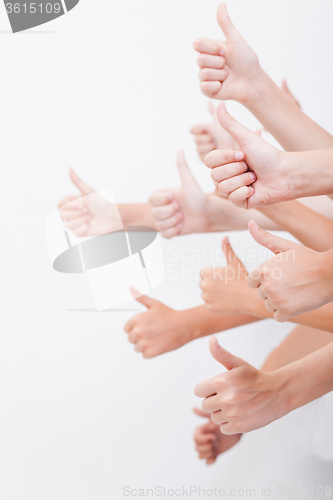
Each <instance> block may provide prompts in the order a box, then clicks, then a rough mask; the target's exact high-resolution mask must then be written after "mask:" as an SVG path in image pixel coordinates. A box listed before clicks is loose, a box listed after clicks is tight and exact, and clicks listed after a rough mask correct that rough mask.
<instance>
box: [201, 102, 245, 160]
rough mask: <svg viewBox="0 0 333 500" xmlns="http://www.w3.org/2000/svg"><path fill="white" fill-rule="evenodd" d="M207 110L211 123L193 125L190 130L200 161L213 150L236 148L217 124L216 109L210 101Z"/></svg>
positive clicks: (234, 143) (230, 138) (231, 139)
mask: <svg viewBox="0 0 333 500" xmlns="http://www.w3.org/2000/svg"><path fill="white" fill-rule="evenodd" d="M208 109H209V112H210V114H211V115H212V117H213V123H209V124H207V125H194V127H192V128H191V134H193V135H194V140H195V142H196V144H197V151H198V155H199V158H200V160H201V161H204V159H205V156H206V155H207V154H208V153H210V152H211V151H213V150H214V149H229V148H235V147H237V144H236V142H235V141H234V139H233V138H232V137H230V135H229V134H228V133H227V132H226V131H225V130H223V128H222V127H221V125H220V124H219V122H218V119H217V115H216V108H215V106H214V104H213V103H212V102H211V101H210V102H209V104H208Z"/></svg>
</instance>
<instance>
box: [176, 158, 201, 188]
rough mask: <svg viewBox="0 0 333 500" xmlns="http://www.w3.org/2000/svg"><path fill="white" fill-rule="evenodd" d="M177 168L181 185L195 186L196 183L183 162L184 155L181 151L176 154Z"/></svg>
mask: <svg viewBox="0 0 333 500" xmlns="http://www.w3.org/2000/svg"><path fill="white" fill-rule="evenodd" d="M177 168H178V172H179V176H180V179H181V181H182V184H193V183H195V184H197V181H196V180H195V178H194V177H193V175H192V172H191V170H190V169H189V166H188V164H187V162H186V160H185V154H184V151H183V150H180V151H178V154H177Z"/></svg>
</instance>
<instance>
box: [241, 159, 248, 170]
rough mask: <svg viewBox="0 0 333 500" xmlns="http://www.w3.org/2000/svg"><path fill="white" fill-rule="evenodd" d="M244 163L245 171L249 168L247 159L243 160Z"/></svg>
mask: <svg viewBox="0 0 333 500" xmlns="http://www.w3.org/2000/svg"><path fill="white" fill-rule="evenodd" d="M242 163H243V165H244V168H245V172H246V171H247V170H248V169H249V166H248V164H247V163H246V161H242Z"/></svg>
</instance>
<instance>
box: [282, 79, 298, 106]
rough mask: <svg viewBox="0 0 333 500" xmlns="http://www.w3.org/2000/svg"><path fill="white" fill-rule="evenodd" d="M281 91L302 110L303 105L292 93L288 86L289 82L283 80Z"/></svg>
mask: <svg viewBox="0 0 333 500" xmlns="http://www.w3.org/2000/svg"><path fill="white" fill-rule="evenodd" d="M281 89H282V90H283V92H284V93H285V94H286V95H287V96H288V97H289V98H290V99H291V100H292V101H293V102H294V103H295V104H297V106H298V107H299V108H300V107H301V105H300V103H299V102H298V100H297V99H296V97H295V96H294V94H293V93H292V92H291V90H290V88H289V87H288V84H287V80H286V79H284V80H282V83H281Z"/></svg>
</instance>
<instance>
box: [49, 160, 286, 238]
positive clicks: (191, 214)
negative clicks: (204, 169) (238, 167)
mask: <svg viewBox="0 0 333 500" xmlns="http://www.w3.org/2000/svg"><path fill="white" fill-rule="evenodd" d="M177 168H178V172H179V176H180V180H181V184H180V186H179V187H177V188H171V189H162V190H157V191H154V192H153V193H152V194H151V196H150V200H149V201H150V203H137V204H117V206H115V205H112V204H111V203H109V202H107V201H106V200H104V199H103V198H102V197H101V196H99V195H98V194H95V195H94V196H93V197H91V196H87V195H91V194H93V193H95V191H94V189H93V188H91V187H90V186H88V185H87V184H86V183H85V182H84V181H83V180H82V179H80V178H79V177H78V175H76V174H75V173H74V171H73V170H72V169H71V170H70V172H69V173H70V179H71V181H72V182H73V184H74V185H75V186H76V187H77V188H78V190H79V191H80V194H77V195H71V196H67V197H65V198H62V199H61V200H60V201H59V203H58V207H59V208H60V209H61V213H62V217H63V219H64V220H65V222H66V224H67V227H68V229H71V230H72V231H73V232H74V234H75V235H76V236H84V237H85V236H96V235H100V234H105V233H107V232H111V231H114V230H116V229H119V227H118V224H119V215H120V218H121V220H122V222H123V224H124V226H125V228H127V227H128V226H136V225H137V226H149V227H154V228H155V229H156V230H157V231H159V232H160V233H161V235H162V236H163V237H164V238H168V239H170V238H172V237H174V236H180V235H184V234H192V233H205V232H214V231H227V230H228V231H236V230H241V229H246V228H247V224H248V222H249V220H250V219H251V217H256V218H257V220H258V222H259V223H260V224H261V225H262V227H265V228H266V229H270V230H278V229H279V226H277V225H276V224H275V223H274V222H272V221H271V220H270V219H268V218H267V217H266V216H265V215H263V214H258V212H255V211H252V212H251V211H248V212H245V211H244V210H238V209H237V208H236V207H234V206H233V205H232V204H231V203H229V202H228V201H227V200H226V199H223V198H221V197H220V196H216V195H215V194H206V193H204V192H203V191H202V189H201V187H200V186H199V184H198V183H197V181H196V180H195V178H194V176H193V175H192V173H191V171H190V169H189V167H188V165H187V163H186V160H185V157H184V153H183V151H180V152H179V153H178V155H177Z"/></svg>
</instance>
